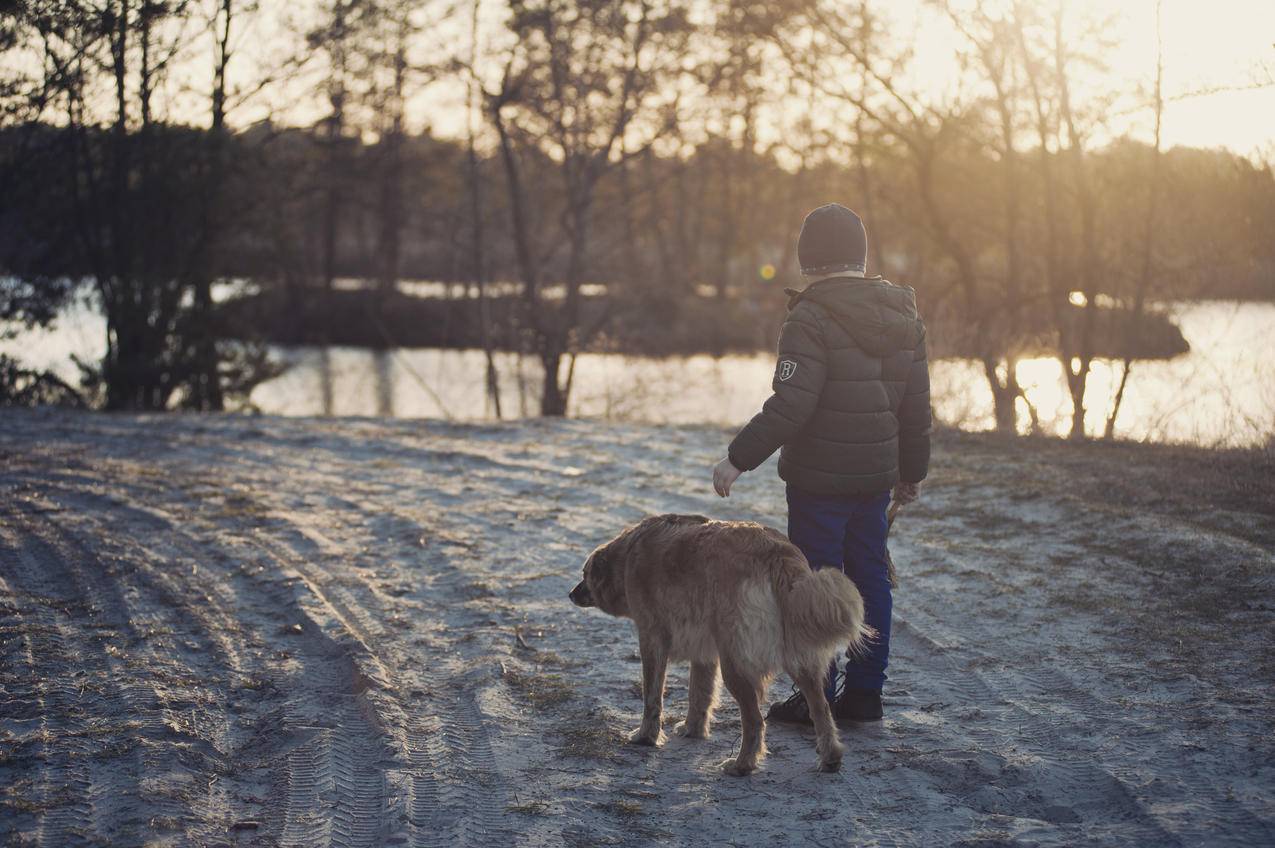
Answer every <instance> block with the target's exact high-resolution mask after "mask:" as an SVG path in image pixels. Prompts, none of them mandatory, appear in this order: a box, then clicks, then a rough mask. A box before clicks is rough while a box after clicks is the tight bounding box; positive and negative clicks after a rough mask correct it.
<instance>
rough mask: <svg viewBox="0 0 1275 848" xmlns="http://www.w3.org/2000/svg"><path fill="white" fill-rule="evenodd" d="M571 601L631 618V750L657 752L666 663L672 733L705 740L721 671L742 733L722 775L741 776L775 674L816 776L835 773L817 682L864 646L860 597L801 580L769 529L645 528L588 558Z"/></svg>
mask: <svg viewBox="0 0 1275 848" xmlns="http://www.w3.org/2000/svg"><path fill="white" fill-rule="evenodd" d="M570 598H571V600H572V602H574V603H575V604H576V605H577V606H581V607H597V608H598V609H600V610H602V611H603V612H605V613H608V614H610V615H614V616H619V617H624V618H631V619H632V620H633V623H634V625H635V626H636V628H637V635H638V645H639V647H640V650H641V654H642V700H643V710H642V723H641V726H640V727H638V729H637V730H635V731H634V732H633V733H632V734H631V735H630V737H629V739H630V741H631V742H634V743H636V744H639V745H655V746H658V745H661V744H663V742H664V731H663V729H662V726H661V716H662V713H663V709H664V678H665V671H666V669H667V667H668V662H669V660H673V659H676V660H689V661H690V664H691V676H690V691H689V693H688V708H687V715H686V720H685V721H683V722H681V723H679V724H678V725H677V726H676V727H675V728H674V731H675V732H676V733H677V734H679V735H681V736H684V737H686V738H688V739H707V738H708V734H709V724H710V722H711V721H712V714H713V709H714V707H715V706H716V704H717V680H718V669H719V666H720V670H721V677H722V679H723V680H724V681H725V683H726V688H727V689H728V690H729V691H730V693H731V695H733V696H734V698H735V700H736V701H738V702H739V712H740V718H741V721H742V724H743V742H742V744H741V746H740V750H739V756H738V757H736V758H733V759H728V760H726V761H725V762H723V763H722V765H721V768H722V770H723V771H724V772H725V773H726V774H728V775H735V776H742V775H747V774H750V773H752V772H754V771H756V770H757V768H758V765H759V763H760V761H761V760H762V758H763V757H764V756H765V754H766V723H765V719H764V718H763V717H762V712H761V704H762V701H763V699H765V697H766V692H767V689H768V687H769V685H770V681H771V678H772V677H773V676H774V674H775V672H776V671H777V670H778V669H783V670H784V671H786V672H787V673H788V675H789V676H790V677H791V678H792V679H793V681H794V682H795V683H796V684H797V686H798V687H800V689H801V691H802V692H803V693H805V696H806V703H807V704H808V705H809V707H810V715H811V717H812V719H813V720H814V725H815V732H816V736H817V742H816V750H817V752H818V754H819V760H818V765H819V768H820V770H822V771H829V772H831V771H836V770H837V769H838V768H840V766H841V758H842V752H843V749H842V746H841V741H840V740H839V739H838V738H837V728H836V725H835V724H834V723H833V720H832V712H831V710H830V708H829V706H828V700H827V697H826V696H825V695H824V678H825V675H826V674H827V672H828V664H829V663H830V662H831V660H832V658H833V656H835V655H836V653H837V651H838V650H840V649H841V648H842V647H843V646H845V645H847V644H849V645H851V646H852V648H853V647H856V646H858V645H861V644H862V642H863V641H864V640H865V639H866V638H868V637H869V636H870V633H871V631H870V630H869V629H868V628H867V627H866V626H865V625H864V622H863V598H862V597H861V596H860V595H859V591H858V589H856V588H855V586H854V583H852V582H851V581H850V580H849V579H848V578H847V577H846V576H845V575H843V574H841V573H840V572H838V571H836V570H833V569H824V570H821V571H813V570H811V568H810V566H809V564H808V563H807V562H806V558H805V556H803V555H802V553H801V551H800V550H799V549H798V548H797V546H796V545H794V544H793V543H792V542H790V541H788V537H786V536H785V535H784V534H782V533H780V532H779V531H778V530H774V529H772V528H770V527H764V526H762V525H760V524H755V523H752V522H745V521H713V520H710V519H708V518H705V517H704V516H702V515H658V516H653V517H650V518H646V519H644V520H643V521H641V522H639V523H638V524H636V525H634V526H632V527H629V528H628V529H626V530H625V531H624V532H622V533H621V534H620V535H619V536H617V537H615V538H614V539H612V540H611V541H610V542H607V543H606V544H604V545H602V546H601V547H599V548H597V549H596V550H595V551H593V553H591V554H590V555H589V557H588V559H587V560H585V563H584V576H583V579H582V580H581V581H580V583H579V585H577V586H576V587H575V588H574V589H572V590H571V593H570Z"/></svg>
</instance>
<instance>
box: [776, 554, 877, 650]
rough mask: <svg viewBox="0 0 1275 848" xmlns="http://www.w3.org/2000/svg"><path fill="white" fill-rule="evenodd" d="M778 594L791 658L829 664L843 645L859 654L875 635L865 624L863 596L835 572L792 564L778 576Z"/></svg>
mask: <svg viewBox="0 0 1275 848" xmlns="http://www.w3.org/2000/svg"><path fill="white" fill-rule="evenodd" d="M775 595H776V598H777V600H778V601H779V614H780V616H781V617H782V618H783V622H784V653H785V654H786V655H787V656H788V657H790V658H793V659H797V658H799V657H812V656H814V655H824V656H825V659H823V660H822V663H823V664H825V665H826V664H827V662H828V659H829V658H831V657H832V656H833V655H835V654H836V653H837V652H838V651H839V650H840V649H841V648H842V647H846V646H849V649H850V650H851V651H852V652H853V651H856V650H858V649H860V648H861V647H862V646H863V643H864V642H865V641H866V640H868V639H869V638H871V637H872V636H873V635H874V634H873V632H872V629H871V628H870V627H868V626H866V625H865V624H864V621H863V596H862V595H860V594H859V590H858V589H856V588H855V585H854V583H852V582H851V581H850V579H849V578H848V577H846V576H845V575H844V574H842V573H841V572H839V571H837V570H836V569H835V568H825V569H822V570H820V571H812V570H811V569H810V566H808V565H807V564H806V562H805V560H804V559H801V560H788V561H786V562H784V563H783V565H782V566H781V567H780V568H779V569H777V570H776V572H775ZM800 664H801V665H805V663H800Z"/></svg>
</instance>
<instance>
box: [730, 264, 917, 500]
mask: <svg viewBox="0 0 1275 848" xmlns="http://www.w3.org/2000/svg"><path fill="white" fill-rule="evenodd" d="M790 294H791V295H792V297H791V299H790V300H789V301H788V318H787V320H786V321H784V326H783V329H782V330H781V331H780V333H779V364H778V366H777V368H776V370H775V379H774V382H773V383H772V387H773V389H774V395H772V396H771V398H770V400H768V401H766V404H765V405H764V406H763V407H762V410H761V412H760V413H758V414H757V415H756V416H755V417H754V418H753V420H752V421H749V422H748V424H747V425H745V426H744V429H742V430H740V431H739V435H737V436H736V437H735V440H734V441H732V442H731V445H730V452H729V456H730V461H731V463H732V464H733V465H734V466H735V467H736V468H738V469H740V470H741V471H750V470H752V469H754V468H756V467H757V466H758V465H761V464H762V463H763V462H764V461H765V460H766V458H767V457H768V456H770V455H771V454H772V453H774V452H775V450H776V449H777V448H780V447H781V446H782V448H783V450H782V451H781V452H780V454H779V476H780V477H782V478H783V479H784V480H785V481H787V482H788V483H789V484H790V485H792V486H794V487H795V488H798V489H801V490H803V491H807V492H811V493H814V494H827V495H835V494H865V493H872V492H884V491H887V490H889V489H890V488H892V487H893V486H894V484H895V483H897V482H898V481H899V480H903V481H904V482H908V483H916V482H919V481H921V480H923V479H924V478H925V474H926V471H927V469H928V466H929V461H930V377H929V369H928V364H927V362H926V354H925V324H924V323H922V321H921V319H920V318H919V317H918V316H917V312H916V293H915V292H913V291H912V289H911V288H908V287H907V286H896V285H894V284H892V283H890V282H887V281H886V280H883V279H881V278H880V277H870V278H867V279H858V278H854V277H834V278H832V279H829V280H823V281H820V282H818V283H815V284H814V285H812V286H810V287H809V288H807V289H806V290H805V291H802V292H792V291H790Z"/></svg>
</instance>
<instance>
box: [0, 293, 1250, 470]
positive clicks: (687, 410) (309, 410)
mask: <svg viewBox="0 0 1275 848" xmlns="http://www.w3.org/2000/svg"><path fill="white" fill-rule="evenodd" d="M1170 311H1171V313H1172V314H1173V317H1174V319H1175V320H1176V321H1177V322H1178V323H1179V325H1180V326H1181V328H1182V331H1183V334H1184V335H1185V336H1186V338H1187V341H1188V342H1190V344H1191V352H1190V353H1189V354H1187V355H1184V356H1180V357H1177V358H1176V359H1173V360H1168V361H1151V362H1136V363H1134V366H1133V371H1132V373H1131V375H1130V377H1129V382H1128V386H1127V388H1126V390H1125V398H1124V403H1123V405H1122V407H1121V412H1120V416H1119V418H1118V419H1117V421H1116V434H1117V435H1118V436H1122V437H1126V438H1135V439H1149V440H1153V441H1171V442H1193V443H1203V444H1209V445H1213V444H1228V445H1248V444H1261V443H1264V442H1265V441H1267V440H1268V439H1270V438H1272V436H1273V435H1275V304H1269V303H1233V302H1226V301H1214V302H1203V303H1184V304H1177V305H1174V306H1172V307H1171V308H1170ZM102 338H103V324H102V319H101V317H100V316H99V315H97V314H96V313H93V312H92V311H91V310H89V309H87V308H81V309H77V310H75V311H73V312H72V313H71V314H69V315H66V316H63V317H62V318H60V319H59V325H58V328H57V329H56V330H54V331H38V332H30V333H23V334H21V335H19V336H18V337H17V338H15V339H12V340H9V341H7V342H0V350H3V351H7V352H11V353H13V354H15V355H17V356H19V357H21V358H22V359H23V360H24V361H25V362H27V363H29V364H30V365H32V366H35V367H41V368H49V367H52V368H55V369H57V370H58V371H59V372H60V373H61V374H62V375H63V376H64V377H65V378H67V379H71V380H75V379H77V377H78V375H77V374H76V371H75V367H74V365H73V364H72V363H71V360H70V357H71V355H72V354H76V355H78V356H80V357H81V358H84V359H87V360H92V359H96V358H100V357H101V355H102ZM274 355H275V356H276V358H278V359H279V360H280V361H282V362H284V363H286V364H289V365H291V366H292V367H291V368H290V369H289V370H288V371H287V372H286V373H285V374H283V376H281V377H278V378H276V379H274V380H271V381H270V382H268V383H264V384H262V385H261V386H258V387H257V389H256V391H254V393H253V395H252V401H253V402H254V404H256V405H257V406H258V407H259V408H260V409H261V410H262V411H263V412H267V413H273V414H280V415H378V416H400V417H412V418H414V417H442V418H453V419H460V420H476V419H489V418H491V417H493V412H494V411H493V408H492V401H491V396H490V393H489V392H488V389H487V374H486V359H485V357H484V355H483V354H482V352H481V351H448V350H407V349H398V350H391V351H380V352H371V351H365V350H358V349H351V348H331V347H330V348H323V349H319V348H290V349H283V348H281V349H277V350H276V351H275V352H274ZM495 362H496V367H497V370H498V375H499V377H498V382H499V386H498V388H499V393H500V397H501V399H502V406H503V411H504V412H505V415H506V416H510V417H513V416H517V417H527V416H531V415H535V414H536V411H537V404H538V400H539V388H540V370H539V366H538V364H537V362H536V361H535V359H534V358H532V357H523V356H519V355H517V354H508V353H506V354H497V355H496V357H495ZM773 367H774V359H773V356H771V355H769V354H755V355H740V356H727V357H721V358H713V357H710V356H706V355H701V356H690V357H681V358H674V359H649V358H638V357H629V356H621V355H613V354H587V355H584V356H581V357H580V358H579V361H578V362H577V363H576V376H575V391H574V393H573V395H572V401H571V410H570V412H571V414H572V415H576V416H589V417H597V418H604V419H611V420H625V421H649V422H656V423H666V422H667V423H715V424H723V425H731V426H736V425H740V424H742V423H743V422H744V421H745V420H747V419H748V417H749V416H751V415H752V414H753V413H754V412H756V410H757V408H758V407H759V406H760V405H761V403H762V401H764V400H765V399H766V396H767V395H768V393H769V385H770V377H771V370H772V368H773ZM1120 372H1121V365H1120V363H1118V362H1109V361H1101V360H1100V361H1097V362H1095V363H1094V366H1093V371H1092V374H1091V376H1090V378H1089V385H1088V388H1087V394H1086V404H1087V407H1088V414H1087V417H1086V421H1085V428H1086V431H1087V432H1088V433H1089V434H1090V435H1093V436H1100V435H1102V433H1103V430H1104V427H1105V423H1106V417H1107V415H1108V414H1109V411H1110V406H1111V400H1112V398H1113V397H1114V395H1115V392H1116V389H1117V387H1118V386H1119V381H1120ZM1017 373H1018V380H1019V383H1020V384H1021V385H1022V386H1024V388H1025V389H1026V394H1027V397H1028V399H1029V400H1030V402H1031V405H1032V406H1033V407H1034V408H1035V410H1036V414H1037V416H1038V418H1039V426H1040V428H1041V429H1042V430H1043V431H1045V432H1048V433H1055V434H1059V435H1062V434H1065V433H1067V431H1068V430H1069V428H1070V421H1071V399H1070V396H1069V395H1068V393H1067V390H1066V387H1065V385H1064V382H1063V375H1062V369H1061V367H1060V365H1059V363H1058V362H1057V361H1056V360H1054V359H1051V358H1040V359H1029V360H1024V361H1022V362H1020V363H1019V364H1018V372H1017ZM931 376H932V383H933V401H934V409H935V414H936V416H937V417H938V418H939V419H940V420H941V421H943V422H946V423H948V424H952V425H955V426H960V427H963V428H966V429H972V430H986V429H991V428H992V427H993V425H994V421H993V417H992V403H991V395H990V392H989V391H988V388H987V382H986V380H985V378H984V377H983V374H982V368H981V366H979V365H977V364H975V363H974V362H972V361H968V360H944V361H940V362H935V363H933V364H932V374H931ZM1018 424H1019V428H1020V429H1021V430H1023V431H1024V432H1025V431H1026V430H1027V429H1028V428H1029V427H1030V426H1031V416H1030V415H1029V412H1028V409H1027V405H1026V404H1025V403H1023V402H1022V401H1020V402H1019V417H1018Z"/></svg>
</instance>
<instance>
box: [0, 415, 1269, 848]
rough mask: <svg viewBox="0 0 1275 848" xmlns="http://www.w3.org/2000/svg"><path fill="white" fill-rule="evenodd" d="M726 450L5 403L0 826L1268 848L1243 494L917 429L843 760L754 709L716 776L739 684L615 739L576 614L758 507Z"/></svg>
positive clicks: (682, 436)
mask: <svg viewBox="0 0 1275 848" xmlns="http://www.w3.org/2000/svg"><path fill="white" fill-rule="evenodd" d="M726 438H727V436H726V434H725V433H724V432H723V431H721V430H719V429H714V428H694V427H681V428H674V427H662V428H657V427H637V426H609V425H605V424H602V423H598V422H583V421H557V422H525V423H514V424H507V425H497V426H473V425H470V426H460V425H445V424H440V423H434V422H405V421H372V420H297V419H277V418H237V417H195V416H189V417H187V416H168V417H128V416H105V415H88V414H75V413H63V412H12V411H11V412H4V413H3V414H2V415H0V842H3V843H4V844H14V845H23V844H37V845H43V846H50V848H60V846H67V845H75V844H112V845H135V844H140V843H147V842H149V843H153V844H194V845H236V844H240V845H276V844H278V845H305V846H309V845H336V846H362V845H438V846H470V845H473V846H484V848H485V846H503V845H543V846H558V845H570V846H592V845H626V846H639V845H650V844H666V845H697V846H698V845H747V846H772V845H827V846H832V845H918V846H934V845H958V844H959V845H980V846H990V845H1060V846H1061V845H1080V844H1085V845H1209V846H1221V845H1271V844H1275V757H1273V755H1275V742H1273V737H1272V729H1273V725H1275V705H1273V704H1272V700H1271V683H1272V672H1273V670H1275V657H1273V656H1272V650H1273V649H1272V644H1275V639H1273V637H1275V612H1273V610H1275V607H1273V606H1272V592H1271V589H1272V574H1273V573H1275V568H1273V567H1275V556H1273V553H1272V552H1273V551H1275V539H1273V538H1272V531H1271V529H1270V528H1271V524H1270V519H1269V512H1270V510H1269V504H1267V505H1265V507H1264V508H1265V512H1266V513H1267V514H1266V515H1258V514H1253V513H1251V512H1246V511H1242V510H1241V511H1227V510H1218V509H1209V510H1207V511H1205V510H1201V511H1200V514H1199V515H1193V514H1191V513H1190V512H1189V511H1187V512H1183V510H1182V509H1181V508H1179V506H1173V504H1180V503H1181V499H1178V500H1174V499H1173V498H1171V497H1167V496H1166V497H1163V498H1160V497H1143V498H1142V499H1141V501H1140V502H1139V505H1134V504H1133V501H1132V500H1131V501H1130V502H1129V503H1125V502H1124V501H1123V500H1122V498H1120V497H1109V496H1108V495H1110V494H1111V492H1110V489H1111V487H1109V486H1106V485H1105V484H1104V483H1103V480H1105V479H1107V478H1106V477H1104V476H1103V475H1104V474H1109V475H1111V476H1112V477H1118V476H1120V475H1118V474H1117V473H1116V472H1115V471H1113V470H1112V467H1111V466H1112V465H1113V464H1118V463H1121V462H1133V461H1135V460H1136V459H1137V457H1138V456H1141V454H1136V453H1131V452H1130V451H1125V450H1120V449H1115V448H1102V447H1098V446H1094V447H1091V448H1084V449H1082V448H1075V449H1070V448H1067V447H1065V446H1064V447H1059V446H1056V445H1055V446H1052V447H1039V448H1035V447H1032V446H1031V445H1026V446H1024V445H1020V444H1017V443H1014V444H1013V445H1012V446H1009V445H1010V443H1006V442H1002V441H997V440H994V439H987V438H977V437H969V436H961V435H959V434H946V435H944V436H943V437H942V438H940V439H939V442H938V445H937V448H936V456H935V462H934V466H933V470H932V484H931V485H930V486H928V487H927V490H926V495H925V500H924V501H923V503H921V504H919V505H916V506H914V507H911V508H909V509H908V510H907V511H905V512H904V513H903V514H902V516H901V517H900V519H899V522H898V523H897V525H896V533H895V539H894V540H893V544H892V549H893V552H894V557H895V560H896V562H897V563H898V564H899V569H900V572H901V580H902V586H901V588H900V590H899V592H898V594H897V601H896V618H895V621H896V624H895V628H896V637H895V643H894V653H893V658H892V667H891V673H892V674H891V682H890V684H889V688H888V690H887V699H886V700H887V713H888V717H887V720H886V721H885V722H884V723H883V724H881V725H876V726H871V725H869V726H863V727H861V728H858V729H853V730H846V731H844V732H843V734H842V735H843V740H844V741H845V743H846V745H847V756H846V764H845V767H844V768H843V770H842V771H841V772H840V773H839V774H835V775H823V774H818V773H816V772H815V771H814V768H813V767H814V750H813V740H812V738H811V735H810V734H809V733H806V732H802V731H800V730H795V729H792V728H788V727H782V726H778V727H772V728H770V730H769V744H770V750H771V754H770V757H769V759H768V760H767V761H766V763H765V765H764V767H763V770H762V771H761V772H760V773H759V774H757V775H755V776H753V777H752V778H747V779H735V778H726V777H723V776H722V775H720V774H719V773H718V772H717V770H716V766H717V764H718V763H719V762H720V761H721V760H722V759H723V758H725V757H726V756H727V755H729V754H730V753H731V750H732V748H733V747H734V746H737V745H738V742H739V723H738V713H737V711H736V710H735V708H734V704H733V702H732V701H731V700H730V699H729V697H726V698H725V699H724V702H723V704H724V708H723V710H722V711H721V714H720V719H719V722H718V724H717V726H716V728H715V731H714V733H713V736H712V738H711V739H710V740H708V741H706V742H693V741H688V740H683V739H680V738H677V737H672V736H671V735H670V736H671V738H670V741H669V742H668V744H667V745H665V746H664V747H663V748H662V749H659V750H650V749H645V748H641V749H639V748H633V747H630V746H627V745H626V744H624V743H623V741H622V739H623V734H624V733H625V732H626V731H628V730H629V729H631V728H632V727H634V726H636V724H637V721H638V718H639V714H640V710H641V704H640V700H639V697H638V693H639V690H638V678H639V667H638V657H637V653H636V640H635V638H634V636H633V634H632V631H631V627H630V625H629V624H628V623H627V622H623V621H617V620H615V619H611V618H608V617H606V616H604V615H602V614H600V613H598V612H597V611H596V610H589V611H583V610H578V609H576V608H574V607H573V606H571V604H570V603H569V602H568V600H567V598H566V595H567V592H568V590H569V589H570V588H571V586H572V585H573V584H574V582H575V581H576V579H577V576H578V574H579V568H580V565H581V563H582V562H583V559H584V557H585V555H586V553H587V552H588V551H589V550H590V549H591V548H592V547H593V546H594V545H596V544H598V543H600V542H602V541H604V540H606V539H607V538H609V537H610V536H611V535H613V534H614V533H615V532H616V531H618V530H619V529H620V528H621V527H622V526H623V525H625V524H626V523H628V522H632V521H636V520H637V519H638V518H640V517H641V516H643V515H645V514H648V513H658V512H670V511H673V512H700V513H705V514H708V515H711V516H716V517H730V518H749V519H756V520H759V521H763V522H765V523H768V524H772V525H775V526H779V527H781V528H782V527H783V524H784V505H783V490H782V488H781V485H780V484H779V483H778V482H777V480H776V479H775V477H774V469H773V461H772V463H768V464H767V465H766V466H764V467H763V468H762V469H761V470H759V471H758V472H757V473H754V474H750V475H746V476H745V477H744V478H743V479H741V481H740V483H739V484H738V486H737V489H736V494H735V496H734V497H732V498H731V499H730V500H729V501H720V500H718V499H717V498H716V497H715V496H714V495H713V494H712V492H711V486H710V484H709V469H710V467H711V465H712V463H713V462H714V461H715V460H716V459H717V458H718V456H719V454H720V453H721V451H722V449H723V446H724V444H725V442H726ZM1040 444H1042V445H1043V444H1045V443H1040ZM1131 457H1132V458H1131ZM1191 485H1192V483H1191V481H1183V482H1182V483H1181V486H1182V487H1183V488H1189V487H1190V486H1191ZM1143 488H1144V490H1145V487H1143ZM1144 494H1145V492H1144ZM1157 504H1159V505H1160V506H1157ZM1262 511H1263V510H1261V509H1259V510H1257V512H1262ZM685 683H686V672H685V669H684V668H678V669H676V670H675V673H674V674H673V675H672V676H671V681H670V691H669V697H668V709H667V712H666V719H667V720H668V722H669V724H670V725H671V724H672V722H674V721H676V720H677V719H678V718H679V717H680V715H681V713H682V712H683V711H684V709H685ZM787 691H788V690H787V686H786V682H783V681H780V682H777V683H776V684H775V686H774V687H773V688H772V697H781V696H784V695H786V694H787Z"/></svg>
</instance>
